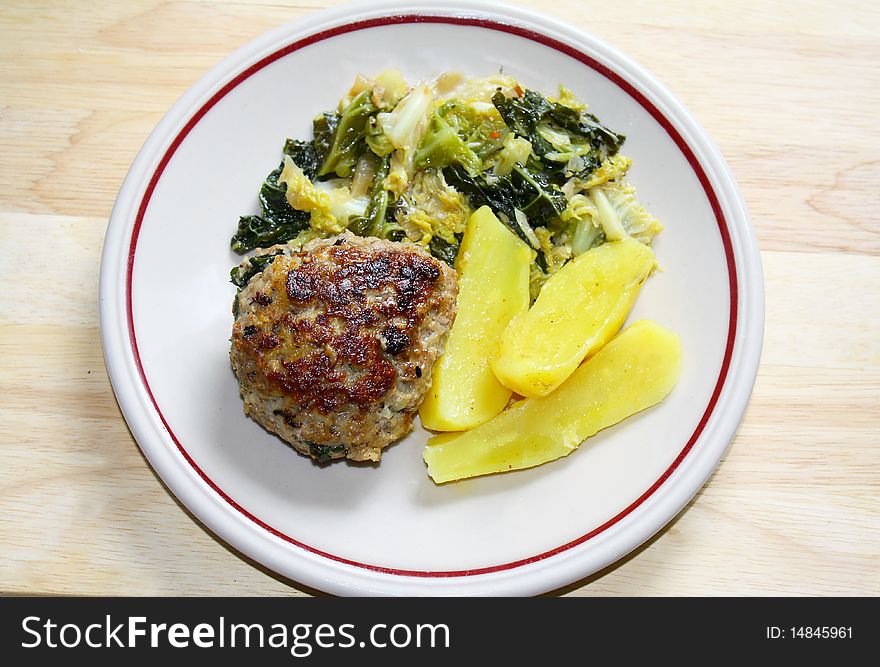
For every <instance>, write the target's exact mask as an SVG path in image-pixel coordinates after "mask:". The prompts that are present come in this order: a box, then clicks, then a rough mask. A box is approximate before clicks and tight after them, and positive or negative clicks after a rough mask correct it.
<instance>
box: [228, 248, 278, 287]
mask: <svg viewBox="0 0 880 667" xmlns="http://www.w3.org/2000/svg"><path fill="white" fill-rule="evenodd" d="M280 254H281V251H280V250H279V251H278V252H274V253H271V254H266V255H257V256H256V257H251V258H250V259H249V260H248V263H247V265H246V266H244V267H241V266H236V267H235V268H234V269H232V271H230V272H229V278H230V281H231V282H232V284H233V285H235V286H236V287H244V286H245V285H247V284H248V282H250V279H251V278H253V277H254V276H255V275H257V274H258V273H261V272H262V271H263V269H265V268H266V267H267V266H269V264H271V263H272V262H274V261H275V258H276V257H278V255H280Z"/></svg>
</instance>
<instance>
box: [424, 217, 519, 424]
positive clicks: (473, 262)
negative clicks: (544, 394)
mask: <svg viewBox="0 0 880 667" xmlns="http://www.w3.org/2000/svg"><path fill="white" fill-rule="evenodd" d="M530 261H531V253H530V251H529V249H528V247H526V245H525V244H524V243H523V242H522V241H520V240H519V239H518V238H517V237H516V236H514V235H513V234H512V233H511V232H510V231H509V230H508V229H506V228H505V227H504V225H503V224H501V222H500V221H499V220H498V218H496V217H495V214H493V213H492V210H491V209H490V208H489V207H488V206H483V207H482V208H480V209H479V210H477V211H476V212H475V213H473V214H472V215H471V217H470V219H469V220H468V225H467V228H466V229H465V233H464V238H463V239H462V243H461V248H460V250H459V253H458V258H457V259H456V261H455V268H456V270H457V271H458V275H459V293H458V313H457V315H456V316H455V322H454V324H453V325H452V330H451V331H450V332H449V338H448V339H447V342H446V348H445V351H444V354H443V356H441V357H440V359H438V360H437V363H436V364H435V365H434V370H433V382H432V384H431V389H430V390H429V391H428V393H427V395H426V396H425V400H424V402H423V403H422V406H421V408H420V410H419V415H420V417H421V419H422V425H423V426H425V427H426V428H429V429H433V430H436V431H457V430H462V429H467V428H473V427H474V426H477V425H478V424H482V423H483V422H485V421H487V420H489V419H491V418H492V417H494V416H495V415H497V414H498V413H499V412H501V411H502V410H503V409H504V407H505V406H506V405H507V403H508V401H509V400H510V394H511V392H510V389H508V388H506V387H504V386H503V385H502V384H501V383H500V382H499V381H498V379H497V378H496V377H495V374H494V373H493V372H492V369H491V368H490V367H489V358H490V357H492V356H493V355H494V354H495V352H496V349H497V347H498V341H499V340H500V338H501V333H502V332H503V331H504V329H505V328H506V327H507V325H508V323H509V322H510V320H511V318H513V317H514V316H515V315H517V314H519V313H521V312H523V311H525V310H526V309H527V308H528V306H529V263H530Z"/></svg>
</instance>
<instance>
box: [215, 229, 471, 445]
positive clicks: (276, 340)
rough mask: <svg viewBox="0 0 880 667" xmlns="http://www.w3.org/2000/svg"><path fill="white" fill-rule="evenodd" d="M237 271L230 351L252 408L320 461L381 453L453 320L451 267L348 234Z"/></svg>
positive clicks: (409, 416) (400, 426)
mask: <svg viewBox="0 0 880 667" xmlns="http://www.w3.org/2000/svg"><path fill="white" fill-rule="evenodd" d="M255 262H256V265H255ZM234 279H236V280H237V281H238V282H239V283H241V285H240V287H241V289H240V291H239V292H238V294H237V295H236V297H235V304H234V312H235V313H236V315H235V322H234V324H233V328H232V349H231V352H230V358H231V362H232V368H233V370H234V371H235V374H236V376H237V377H238V380H239V386H240V391H241V395H242V398H243V399H244V408H245V412H246V413H247V414H248V415H249V416H250V417H252V418H253V419H254V420H256V421H257V422H258V423H259V424H261V425H262V426H263V427H265V428H266V429H267V430H269V431H271V432H273V433H276V434H277V435H279V436H281V437H282V438H283V439H284V440H286V441H287V442H289V443H290V444H291V445H293V447H294V448H296V449H297V450H298V451H299V452H301V453H303V454H306V455H308V456H311V457H312V458H313V459H315V460H317V461H319V462H323V461H327V460H329V459H335V458H342V457H347V458H349V459H353V460H355V461H378V460H379V459H380V458H381V454H382V449H383V448H384V447H386V446H387V445H389V444H390V443H392V442H394V441H395V440H397V439H399V438H401V437H403V436H404V435H406V434H407V433H408V432H409V431H410V430H411V429H412V421H413V417H414V416H415V414H416V411H417V410H418V406H419V404H420V403H421V400H422V397H423V396H424V394H425V392H426V391H427V390H428V388H429V386H430V384H431V369H432V367H433V365H434V362H435V361H436V359H437V357H438V356H439V355H440V353H441V351H442V350H443V343H444V340H445V338H446V336H447V334H448V332H449V328H450V327H451V325H452V322H453V320H454V319H455V299H456V295H457V292H458V280H457V277H456V274H455V271H453V270H452V269H451V268H450V267H448V266H447V265H446V264H444V263H443V262H441V261H439V260H437V259H435V258H434V257H432V256H431V255H430V254H429V253H427V252H426V251H425V250H424V249H423V248H420V247H419V246H418V245H415V244H408V245H404V244H400V243H392V242H390V241H385V240H380V239H375V238H373V239H368V238H361V237H358V236H355V235H354V234H351V233H349V232H344V233H342V234H339V235H337V236H334V237H331V238H328V239H315V240H312V241H310V242H308V243H306V244H305V245H303V246H302V248H300V247H299V246H298V245H297V244H295V243H294V244H289V245H284V246H275V247H273V248H271V249H270V250H269V251H268V252H266V253H263V254H261V255H259V256H257V258H256V260H254V259H249V260H246V261H245V262H243V263H242V265H241V267H240V268H239V270H238V271H236V272H234Z"/></svg>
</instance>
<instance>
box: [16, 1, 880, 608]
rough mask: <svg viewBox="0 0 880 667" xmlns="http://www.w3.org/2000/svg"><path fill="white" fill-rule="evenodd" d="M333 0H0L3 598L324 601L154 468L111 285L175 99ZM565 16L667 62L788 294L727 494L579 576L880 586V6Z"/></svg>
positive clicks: (771, 279) (769, 293) (575, 590)
mask: <svg viewBox="0 0 880 667" xmlns="http://www.w3.org/2000/svg"><path fill="white" fill-rule="evenodd" d="M330 4H335V3H333V2H330V1H329V0H310V2H309V4H308V5H307V6H303V5H301V4H299V3H296V2H294V1H290V0H257V1H256V2H248V3H245V2H236V1H234V0H223V1H221V2H208V1H201V0H168V1H164V0H143V1H140V2H132V1H130V0H111V1H109V2H103V3H84V2H75V1H67V2H65V1H62V0H55V1H52V0H42V1H38V0H5V1H4V2H3V4H2V6H0V52H2V59H0V108H2V110H0V278H2V280H0V283H2V285H3V290H4V296H3V297H2V303H3V307H2V309H0V457H2V458H0V517H2V520H0V593H12V594H89V595H93V594H95V595H102V594H134V595H141V594H149V595H190V594H230V595H237V594H249V595H302V594H309V593H313V591H310V590H308V589H306V588H304V587H303V586H301V585H298V584H296V583H295V582H292V581H288V580H285V579H283V578H280V577H278V576H275V575H274V574H272V573H270V572H268V571H267V570H265V569H264V568H262V567H260V566H259V565H257V564H255V563H254V562H252V561H250V560H249V559H247V558H245V557H242V555H241V554H239V553H237V552H235V551H234V550H232V549H231V548H229V547H228V546H226V545H225V544H224V543H222V542H221V541H219V540H218V539H216V538H215V537H214V536H213V535H212V534H210V533H209V532H208V531H206V530H205V529H204V528H203V527H202V526H201V525H200V524H199V523H198V522H197V521H196V520H195V519H194V518H193V517H192V516H191V515H189V514H188V513H187V511H186V510H185V509H184V508H183V507H182V506H181V505H180V504H179V503H178V502H177V501H176V500H175V498H174V496H172V495H171V493H169V491H168V490H167V489H166V488H165V487H163V485H162V484H161V482H160V481H159V480H158V478H157V477H156V475H155V474H154V473H153V471H152V469H151V468H150V466H149V465H148V464H147V462H146V460H145V459H144V458H143V456H142V455H141V453H140V450H139V449H138V447H137V445H136V443H135V442H134V440H133V439H132V437H131V435H130V433H129V431H128V429H127V427H126V424H125V421H124V420H123V418H122V416H121V414H120V412H119V409H118V407H117V405H116V401H115V399H114V396H113V392H112V390H111V388H110V384H109V382H108V379H107V373H106V370H105V367H104V361H103V358H102V354H101V343H100V337H99V329H98V311H97V301H98V300H97V290H98V268H99V262H100V252H101V245H102V240H103V236H104V231H105V228H106V224H107V219H108V216H109V214H110V210H111V207H112V205H113V201H114V198H115V197H116V193H117V191H118V188H119V186H120V184H121V183H122V179H123V178H124V176H125V173H126V171H127V169H128V166H129V165H130V164H131V161H132V160H133V158H134V156H135V153H136V152H137V150H138V149H139V147H140V146H141V144H142V143H143V141H144V140H145V138H146V137H147V134H148V133H149V132H150V130H151V129H152V128H153V126H154V125H155V124H156V122H157V121H158V120H159V118H160V117H161V116H162V114H164V113H165V111H166V110H167V109H168V108H169V107H170V106H171V104H172V103H173V102H174V101H175V100H176V99H177V97H178V96H179V95H180V94H181V93H182V92H183V91H184V90H186V89H187V88H188V87H189V86H190V85H191V84H192V83H193V82H194V81H195V80H196V79H197V78H199V77H200V76H201V75H202V74H203V73H204V72H205V71H207V70H208V69H209V67H211V66H212V65H214V64H215V63H216V62H218V61H219V60H220V59H221V58H222V57H223V56H225V55H227V54H228V53H229V52H231V51H232V50H233V49H235V48H237V47H238V46H240V45H242V44H243V43H245V42H246V41H248V40H250V39H251V38H253V37H255V36H257V35H259V34H261V33H262V32H264V31H266V30H268V29H270V28H272V27H274V26H276V25H278V24H280V23H282V22H285V21H288V20H291V19H295V18H296V17H298V16H302V15H305V14H307V13H309V12H312V11H314V10H315V9H318V8H319V7H322V6H325V5H330ZM522 4H526V5H531V6H533V7H535V8H537V7H538V6H539V5H544V4H547V3H543V2H538V1H537V0H530V1H529V2H523V3H522ZM552 12H553V13H554V14H556V15H558V16H560V17H563V18H564V19H565V20H566V21H569V22H571V23H573V24H576V25H579V26H582V27H583V28H585V29H587V30H588V31H590V32H592V33H594V34H596V35H597V36H599V37H600V38H604V39H605V40H607V41H609V42H611V43H612V44H614V45H616V46H617V47H619V48H621V49H622V50H624V51H626V52H628V53H629V54H631V55H632V56H633V57H635V58H636V59H637V60H639V61H640V62H642V63H644V64H646V65H647V66H649V67H650V69H651V70H652V71H653V72H654V74H656V75H657V76H658V77H659V78H660V79H661V80H662V81H663V82H665V83H666V84H667V85H668V86H669V87H670V88H671V89H672V90H673V91H674V92H675V93H676V94H677V95H678V96H680V98H681V99H682V100H683V101H684V103H685V104H686V105H687V106H688V107H689V108H690V109H691V111H693V112H694V114H695V115H696V116H697V118H699V119H700V121H701V122H702V124H703V125H704V126H705V127H706V129H707V130H708V132H709V134H710V135H711V136H712V137H713V138H714V140H715V141H716V142H717V144H718V145H719V147H720V148H721V151H722V153H724V155H725V156H726V158H727V160H728V161H729V163H730V165H731V167H732V169H733V171H734V173H735V175H736V178H737V179H738V181H739V184H740V186H741V188H742V190H743V192H744V194H745V198H746V200H747V202H748V204H749V206H750V209H751V213H752V216H753V218H754V223H755V226H756V228H757V234H758V238H759V243H760V246H761V250H762V257H763V262H764V270H765V274H766V275H765V278H766V297H767V328H766V336H765V341H764V350H763V358H762V364H761V369H760V373H759V376H758V381H757V385H756V387H755V391H754V395H753V396H752V400H751V403H750V405H749V408H748V411H747V413H746V416H745V419H744V421H743V423H742V426H741V427H740V429H739V432H738V434H737V436H736V439H735V441H734V442H733V445H732V447H731V449H730V451H729V453H728V454H727V456H726V458H725V460H724V461H723V462H722V463H721V465H720V466H719V468H718V469H717V471H716V472H715V474H714V475H713V476H712V478H711V479H710V480H709V482H708V484H707V485H706V486H705V488H704V490H703V491H702V492H701V493H700V494H699V495H698V496H697V498H696V499H695V500H694V501H693V502H692V503H691V505H690V506H689V507H688V508H687V509H686V510H684V511H683V512H682V513H681V514H680V515H679V516H678V517H677V518H676V519H675V520H674V521H673V522H672V523H671V524H670V525H669V526H668V527H667V528H666V529H665V530H663V531H662V532H661V533H660V534H659V535H658V536H657V537H655V538H654V539H652V540H651V541H650V542H649V543H648V544H646V545H645V546H643V547H642V548H640V549H638V550H637V551H636V552H635V553H633V554H631V555H630V556H629V557H627V558H625V559H624V560H623V561H622V562H619V563H617V564H615V565H613V566H611V567H609V568H607V569H606V570H604V571H602V572H600V573H598V574H596V575H594V576H591V577H589V578H587V579H585V580H583V581H581V582H578V583H577V584H575V585H573V586H570V587H568V588H567V589H565V590H564V591H560V592H561V593H568V594H574V595H772V594H782V595H832V594H845V595H862V594H866V595H878V594H880V567H878V563H880V513H878V509H880V500H878V497H880V213H878V211H880V196H878V194H877V193H878V183H880V157H878V156H880V123H878V121H877V117H878V116H877V107H878V104H880V92H878V91H880V38H878V36H877V35H878V34H880V13H878V7H877V4H876V3H875V2H869V1H868V0H864V1H862V2H854V1H848V2H839V1H835V2H832V1H830V0H829V1H827V2H824V3H823V2H811V3H801V2H767V0H761V1H760V2H759V1H757V0H747V1H746V2H743V3H727V2H710V3H697V4H696V5H695V4H694V3H692V2H688V1H686V0H673V1H667V2H660V1H659V0H657V1H647V0H642V1H636V2H627V3H625V4H623V5H621V3H608V2H598V1H597V2H593V1H589V2H581V1H579V0H566V1H565V2H562V1H560V2H556V3H553V9H552Z"/></svg>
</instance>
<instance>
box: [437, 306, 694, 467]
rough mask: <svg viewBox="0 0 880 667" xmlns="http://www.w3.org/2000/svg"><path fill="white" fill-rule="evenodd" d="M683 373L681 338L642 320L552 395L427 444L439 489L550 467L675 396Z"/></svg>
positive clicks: (510, 409)
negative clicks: (492, 475) (606, 431)
mask: <svg viewBox="0 0 880 667" xmlns="http://www.w3.org/2000/svg"><path fill="white" fill-rule="evenodd" d="M680 372H681V343H680V342H679V339H678V336H677V335H676V334H674V333H672V332H671V331H669V330H667V329H664V328H663V327H662V326H660V325H659V324H656V323H654V322H651V321H649V320H641V321H639V322H636V323H635V324H633V325H632V326H630V327H628V328H627V329H626V330H625V331H623V332H622V333H621V334H619V335H618V336H617V337H616V338H614V339H613V340H612V341H611V342H610V343H608V344H607V345H606V346H605V347H603V348H602V349H601V350H599V352H597V353H596V354H595V356H593V357H592V358H590V359H588V360H587V361H586V362H584V364H583V365H582V366H581V367H580V368H578V369H577V370H576V371H575V372H574V373H573V374H572V375H571V377H569V378H568V380H566V381H565V382H564V383H563V384H562V385H561V386H560V387H559V388H558V389H557V390H556V391H554V392H552V393H551V394H549V395H547V396H544V397H542V398H527V399H524V400H522V401H519V402H518V403H514V404H513V405H512V406H510V407H509V408H508V409H507V410H505V411H504V412H502V413H501V414H500V415H498V416H497V417H495V418H494V419H492V420H490V421H488V422H486V423H485V424H483V425H482V426H478V427H477V428H475V429H473V430H471V431H467V432H465V433H460V434H451V433H443V434H441V435H439V436H435V437H434V438H431V439H430V440H428V445H427V446H426V447H425V453H424V457H425V463H427V464H428V474H429V475H430V476H431V477H432V478H433V480H434V481H435V482H437V483H438V484H440V483H443V482H449V481H452V480H456V479H463V478H466V477H475V476H477V475H486V474H489V473H494V472H505V471H508V470H516V469H519V468H529V467H532V466H536V465H540V464H542V463H547V462H548V461H552V460H554V459H558V458H560V457H562V456H567V455H568V454H570V453H571V452H573V451H574V450H575V449H577V447H578V446H579V445H580V444H581V442H583V441H584V440H585V439H586V438H588V437H590V436H591V435H593V434H595V433H596V432H598V431H600V430H601V429H603V428H606V427H608V426H611V425H612V424H616V423H617V422H619V421H621V420H622V419H625V418H626V417H629V416H630V415H633V414H635V413H636V412H639V411H640V410H644V409H645V408H647V407H650V406H652V405H654V404H656V403H659V402H660V401H661V400H663V398H665V397H666V395H667V394H669V392H670V391H672V388H673V387H674V386H675V383H676V382H677V381H678V376H679V374H680Z"/></svg>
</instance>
